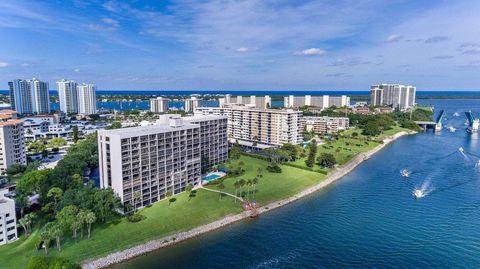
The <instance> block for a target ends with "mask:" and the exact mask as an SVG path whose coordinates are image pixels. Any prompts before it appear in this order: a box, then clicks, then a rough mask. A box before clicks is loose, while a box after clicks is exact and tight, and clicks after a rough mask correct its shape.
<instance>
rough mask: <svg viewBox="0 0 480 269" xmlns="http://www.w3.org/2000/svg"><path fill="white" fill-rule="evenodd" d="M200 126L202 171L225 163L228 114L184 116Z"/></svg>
mask: <svg viewBox="0 0 480 269" xmlns="http://www.w3.org/2000/svg"><path fill="white" fill-rule="evenodd" d="M183 119H184V120H185V121H186V122H189V123H192V124H198V125H199V126H200V154H201V157H202V160H201V161H202V171H203V172H205V171H207V170H208V169H209V168H211V167H213V166H215V165H217V164H221V163H224V162H225V161H226V160H227V158H228V135H227V134H228V133H227V127H228V121H227V117H226V116H214V115H208V116H203V115H201V116H200V115H197V116H191V117H185V118H183Z"/></svg>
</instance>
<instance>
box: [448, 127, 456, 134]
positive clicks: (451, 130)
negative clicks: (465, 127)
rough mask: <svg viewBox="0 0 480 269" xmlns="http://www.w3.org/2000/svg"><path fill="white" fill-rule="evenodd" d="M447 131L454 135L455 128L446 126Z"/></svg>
mask: <svg viewBox="0 0 480 269" xmlns="http://www.w3.org/2000/svg"><path fill="white" fill-rule="evenodd" d="M447 129H448V130H449V131H450V132H452V133H455V131H456V130H457V128H455V127H453V126H448V127H447Z"/></svg>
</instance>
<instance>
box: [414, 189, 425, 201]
mask: <svg viewBox="0 0 480 269" xmlns="http://www.w3.org/2000/svg"><path fill="white" fill-rule="evenodd" d="M424 195H425V194H424V193H423V191H421V190H415V192H414V193H413V196H415V198H417V199H420V198H422V197H423V196H424Z"/></svg>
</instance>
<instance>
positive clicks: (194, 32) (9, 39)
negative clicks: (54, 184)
mask: <svg viewBox="0 0 480 269" xmlns="http://www.w3.org/2000/svg"><path fill="white" fill-rule="evenodd" d="M479 14H480V1H478V0H472V1H462V0H456V1H425V0H413V1H401V0H389V1H384V0H352V1H350V0H332V1H308V0H295V1H285V0H258V1H229V0H205V1H199V0H171V1H160V0H158V1H140V0H132V1H116V0H113V1H97V0H73V1H69V0H58V1H54V0H50V1H41V0H36V1H27V0H1V1H0V89H7V88H8V86H7V82H8V81H10V80H13V79H17V78H23V79H30V78H33V77H36V78H38V79H40V80H45V81H49V82H50V88H51V89H55V81H56V80H59V79H62V78H67V79H74V80H76V81H78V82H88V83H94V84H96V85H97V87H98V89H99V90H290V91H295V90H368V89H369V86H370V85H372V84H377V83H400V84H410V85H415V86H417V90H421V91H422V90H423V91H425V90H480V15H479Z"/></svg>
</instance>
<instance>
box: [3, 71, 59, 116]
mask: <svg viewBox="0 0 480 269" xmlns="http://www.w3.org/2000/svg"><path fill="white" fill-rule="evenodd" d="M8 87H9V88H10V91H9V95H10V103H11V105H12V109H13V110H15V111H17V113H18V114H20V115H22V114H32V113H49V112H50V98H49V94H48V82H43V81H40V80H38V79H36V78H33V79H32V80H24V79H16V80H13V81H10V82H8Z"/></svg>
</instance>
